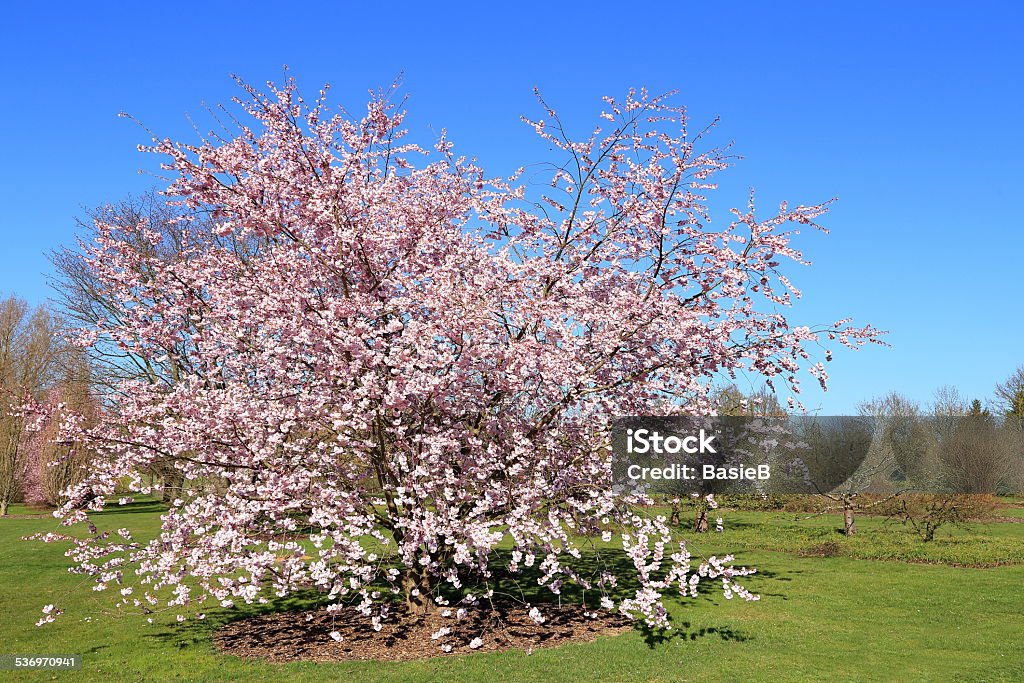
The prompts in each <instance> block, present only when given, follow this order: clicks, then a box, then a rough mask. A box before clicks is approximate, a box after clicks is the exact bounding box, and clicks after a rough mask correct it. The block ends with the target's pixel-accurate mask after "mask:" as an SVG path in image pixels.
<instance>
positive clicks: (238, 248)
mask: <svg viewBox="0 0 1024 683" xmlns="http://www.w3.org/2000/svg"><path fill="white" fill-rule="evenodd" d="M78 228H79V233H80V242H79V244H78V246H77V248H72V247H63V248H61V249H59V250H57V251H55V252H52V253H51V254H50V261H51V263H53V265H54V269H55V271H56V276H55V277H54V279H53V280H52V281H51V283H50V284H51V286H52V287H53V288H54V289H55V290H56V292H57V295H58V296H57V302H58V304H59V305H60V307H61V310H62V312H64V315H65V316H66V317H67V319H68V321H69V323H70V324H71V325H72V326H76V327H82V328H86V329H92V330H95V329H103V328H104V327H108V326H118V327H120V328H121V329H125V327H124V326H123V325H121V323H123V322H124V321H123V320H122V318H123V316H125V315H126V314H130V312H131V310H132V309H131V308H128V307H125V306H123V304H122V302H121V301H120V300H119V298H118V297H117V295H115V294H114V293H112V292H110V291H109V290H108V288H107V287H106V286H105V285H104V284H103V282H102V281H101V279H100V278H99V277H98V275H97V270H96V268H94V267H93V266H92V265H91V264H90V262H89V259H90V256H91V255H90V254H89V252H88V247H87V246H86V245H88V244H90V243H92V242H93V239H94V238H95V237H96V235H97V234H98V233H99V232H100V231H103V230H106V231H110V232H112V233H113V234H114V235H115V236H116V238H117V239H118V240H119V241H121V242H123V243H125V244H126V245H130V246H131V247H132V248H133V249H134V250H136V251H137V252H138V253H139V254H140V255H141V256H143V257H144V258H140V259H138V261H137V262H136V263H135V265H134V267H133V271H132V272H130V273H125V275H126V277H128V278H130V279H131V280H132V281H133V282H137V283H139V286H138V288H137V292H138V294H139V296H138V300H137V301H136V306H139V307H143V308H145V309H147V310H161V309H166V308H173V307H174V306H175V305H176V304H177V301H178V298H179V295H178V294H176V293H175V292H173V291H168V290H166V289H161V288H151V287H148V286H147V285H149V284H150V283H152V282H153V279H154V273H155V271H156V269H157V267H163V266H167V265H169V264H180V265H181V266H182V267H185V266H187V264H188V263H189V262H190V261H191V260H192V259H195V258H201V257H202V255H203V254H207V253H208V252H209V250H210V249H223V250H227V251H230V252H232V253H233V254H235V255H236V256H237V261H238V262H239V263H242V264H248V263H249V262H250V261H251V259H252V257H253V256H254V255H255V254H257V253H258V252H259V251H260V249H262V248H263V247H264V246H265V245H266V241H262V242H261V241H260V240H259V239H256V238H252V239H249V240H244V241H243V240H240V239H239V238H237V237H227V238H223V237H220V236H218V235H217V233H216V231H215V230H214V229H213V222H212V221H211V220H210V217H209V216H207V215H205V214H202V213H195V212H193V213H189V212H188V211H187V210H185V209H184V208H183V207H179V206H173V205H170V204H168V203H167V201H165V200H164V198H163V197H161V196H159V195H157V194H155V193H147V194H145V195H142V196H141V197H129V198H127V199H125V200H123V201H121V202H120V203H117V204H112V205H107V206H103V207H100V208H97V209H95V210H92V211H90V212H89V213H88V214H87V216H86V217H85V218H83V219H80V220H79V221H78ZM154 234H155V235H157V236H159V239H153V237H152V236H153V235H154ZM189 294H190V295H194V296H197V297H198V298H199V299H200V300H202V299H203V294H204V293H203V292H193V291H190V292H189ZM183 323H184V325H183V328H182V330H181V332H180V334H179V338H178V339H177V340H176V341H175V342H174V343H173V344H171V343H168V344H166V345H164V346H163V347H161V348H160V349H159V352H157V353H137V352H135V350H133V349H138V348H144V349H146V348H151V346H152V344H153V340H141V339H132V340H124V339H120V340H117V339H112V338H101V343H99V344H96V345H94V346H92V347H90V351H89V352H90V357H89V362H90V365H91V367H92V368H93V373H94V374H93V382H94V383H95V384H96V385H97V387H98V388H99V389H100V390H101V391H102V392H103V393H104V394H105V400H106V402H108V403H111V404H113V405H116V403H117V400H118V396H117V395H116V392H115V389H114V387H116V386H117V383H118V382H119V381H120V380H122V379H136V380H141V381H144V382H149V383H152V384H165V385H167V386H171V385H173V384H174V383H175V382H177V381H178V379H179V378H180V377H181V376H182V375H183V374H185V373H187V374H188V375H190V376H192V377H205V379H206V381H207V382H210V383H211V384H213V385H216V384H218V383H219V382H220V381H221V380H222V378H219V377H216V376H210V377H207V376H206V373H205V369H204V368H200V367H195V366H194V364H193V363H192V362H191V360H190V359H193V358H196V357H197V354H196V353H194V349H193V348H192V344H193V339H194V332H195V331H196V330H197V329H198V327H199V326H200V325H202V324H203V310H202V306H200V307H198V308H195V309H193V310H191V312H190V315H189V316H186V317H184V318H183ZM151 474H152V475H153V476H154V477H155V478H157V479H159V481H160V482H161V489H162V495H163V498H164V499H165V500H171V499H173V498H174V497H176V496H177V494H178V492H180V490H181V488H182V486H183V485H184V479H183V478H182V475H181V472H180V470H179V469H178V468H177V467H176V466H175V462H174V461H173V460H171V459H167V458H157V459H156V460H155V461H154V462H153V465H152V468H151Z"/></svg>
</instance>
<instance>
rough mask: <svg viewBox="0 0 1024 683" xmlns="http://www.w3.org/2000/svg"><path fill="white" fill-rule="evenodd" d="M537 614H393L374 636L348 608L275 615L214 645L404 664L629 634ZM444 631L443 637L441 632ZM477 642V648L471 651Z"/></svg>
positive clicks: (569, 615) (612, 626)
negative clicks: (541, 620) (538, 619)
mask: <svg viewBox="0 0 1024 683" xmlns="http://www.w3.org/2000/svg"><path fill="white" fill-rule="evenodd" d="M537 608H538V609H539V610H540V611H541V614H542V616H543V618H544V620H545V621H544V623H542V624H538V623H537V622H535V621H534V620H533V619H532V618H531V617H530V615H529V612H528V610H529V608H527V607H523V606H522V605H518V604H515V605H494V606H493V608H492V606H491V605H487V606H486V607H476V608H469V609H467V610H466V611H465V613H464V614H462V613H459V614H462V617H461V618H459V617H458V616H457V611H456V608H454V607H453V608H441V609H439V610H438V611H436V612H432V613H429V614H414V613H410V612H408V611H407V610H405V609H404V608H402V609H399V608H395V609H394V610H392V613H391V614H390V615H388V618H387V619H385V620H383V621H382V622H381V630H380V631H374V630H373V626H372V624H371V621H370V618H369V617H366V616H363V615H362V614H360V613H359V612H358V611H357V610H356V609H355V608H353V607H346V608H344V609H342V610H341V611H339V612H336V613H335V614H333V615H331V614H328V613H327V612H326V611H325V610H323V609H320V610H314V611H309V612H280V613H276V614H266V615H261V616H258V617H252V618H249V619H242V620H239V621H234V622H231V623H229V624H227V625H225V626H223V627H222V628H220V629H219V630H218V631H217V633H216V635H215V636H214V642H215V644H216V646H217V648H218V649H220V650H221V652H223V653H225V654H230V655H235V656H238V657H247V658H254V659H262V660H265V661H268V662H293V661H313V662H340V661H361V660H371V659H376V660H390V661H410V660H414V659H427V658H430V657H443V656H446V655H463V654H468V653H471V652H498V651H502V650H523V651H525V652H527V654H529V653H530V652H532V651H533V650H536V649H538V648H542V647H554V646H556V645H563V644H565V643H573V642H575V643H581V642H590V641H593V640H594V639H596V638H597V637H598V636H601V635H610V634H618V633H623V632H625V631H629V630H631V629H632V628H633V626H632V622H631V621H629V620H628V619H626V618H625V617H623V616H622V615H621V614H613V613H610V612H607V611H605V610H596V611H588V610H587V609H586V608H584V607H582V606H580V605H561V606H559V605H537ZM446 609H449V610H450V612H448V616H445V610H446ZM445 628H447V629H449V630H448V631H447V632H443V629H445ZM332 632H333V633H334V635H335V636H340V637H341V640H340V641H339V640H336V639H335V637H332ZM439 632H440V633H441V635H439ZM477 638H479V639H480V640H482V641H483V642H482V643H480V644H478V643H475V642H474V640H475V639H477ZM471 643H472V644H476V645H477V647H472V646H471Z"/></svg>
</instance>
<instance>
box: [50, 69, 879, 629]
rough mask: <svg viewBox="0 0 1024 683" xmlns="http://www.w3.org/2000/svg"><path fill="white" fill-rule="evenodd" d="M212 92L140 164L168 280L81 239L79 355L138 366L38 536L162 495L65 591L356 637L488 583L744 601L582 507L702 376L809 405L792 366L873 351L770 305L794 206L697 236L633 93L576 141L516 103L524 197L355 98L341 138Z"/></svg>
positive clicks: (669, 543) (786, 257)
mask: <svg viewBox="0 0 1024 683" xmlns="http://www.w3.org/2000/svg"><path fill="white" fill-rule="evenodd" d="M243 87H245V90H246V93H247V97H245V98H242V99H239V100H237V102H238V104H239V105H241V106H242V107H243V108H244V109H245V112H246V115H247V117H248V118H247V119H245V120H244V121H240V122H237V123H238V130H237V131H236V132H233V133H230V134H228V135H227V136H226V137H223V136H213V137H211V138H210V139H206V140H203V141H202V142H201V143H200V144H198V145H189V144H176V143H173V142H171V141H169V140H157V141H155V142H154V145H153V146H152V147H150V148H148V149H149V150H150V151H153V152H156V153H158V154H161V155H164V156H165V157H166V158H167V161H166V163H165V166H164V168H165V169H166V170H167V171H168V172H170V173H171V174H172V175H173V183H172V184H171V185H170V187H169V188H168V190H167V194H168V195H169V196H170V197H171V198H173V199H174V200H175V201H177V202H180V205H181V206H182V211H183V213H188V214H190V215H191V216H193V217H194V216H196V215H202V216H204V217H205V218H206V220H204V221H195V222H194V224H195V225H194V228H190V227H189V225H188V224H186V225H185V226H184V229H183V230H180V231H179V232H178V234H180V235H181V238H180V239H181V240H182V243H181V244H179V245H176V248H175V253H177V254H179V257H178V258H173V259H166V258H153V257H152V256H151V254H153V253H156V252H159V251H161V250H160V249H159V247H160V242H161V240H162V239H165V236H166V232H161V231H157V230H152V229H151V228H150V227H148V226H147V225H146V224H145V223H144V222H143V223H141V224H140V225H138V226H137V228H136V229H135V231H134V235H133V237H132V238H131V239H125V238H124V235H125V231H124V230H122V229H120V228H119V229H118V230H114V229H113V228H109V229H108V228H107V227H106V226H104V225H103V224H102V223H101V224H99V225H98V226H97V234H98V238H97V239H96V241H95V242H94V243H91V244H89V245H86V246H85V259H86V261H87V263H88V264H89V266H90V268H91V269H92V270H93V273H94V275H95V277H96V278H97V281H98V282H100V283H102V286H103V287H104V288H105V289H106V290H107V294H108V299H110V300H114V301H117V302H119V303H118V307H119V308H118V310H117V311H116V315H111V316H109V317H108V318H105V319H103V320H100V321H99V323H98V325H97V326H96V327H95V329H89V330H84V331H83V333H82V343H83V344H84V345H86V346H88V345H94V346H95V345H104V344H105V345H114V346H116V347H118V349H119V350H120V352H122V353H126V354H128V355H130V356H131V357H132V358H134V359H136V360H137V361H138V362H139V363H140V364H144V365H145V366H146V367H147V368H149V369H154V368H155V369H156V372H155V379H152V380H150V381H140V380H124V381H122V382H120V383H119V384H118V385H117V386H116V391H114V392H113V393H111V395H110V401H111V402H112V404H114V405H113V407H111V408H110V409H109V410H108V411H107V413H106V417H107V419H106V421H105V423H104V424H103V425H102V426H100V427H97V428H93V429H88V430H85V429H81V428H79V429H78V430H77V431H78V433H77V434H76V435H75V438H78V439H83V438H84V439H88V440H90V442H91V443H92V444H93V445H92V447H93V448H95V449H96V450H97V451H98V452H99V453H100V454H101V457H102V458H103V460H104V462H105V463H106V464H105V466H104V468H103V469H102V470H94V471H92V472H91V473H90V475H89V476H88V477H87V479H86V480H85V481H84V482H83V483H82V484H81V485H80V486H78V487H77V488H76V489H75V491H74V496H73V498H72V500H71V501H70V502H69V503H68V504H67V505H65V506H64V507H63V508H62V509H61V510H60V514H61V515H62V516H63V518H64V519H65V521H66V522H67V523H69V524H70V523H75V522H81V521H85V522H88V516H89V512H90V511H92V510H98V509H101V508H102V507H103V505H104V498H103V496H109V495H112V494H114V493H115V490H117V489H118V487H119V486H128V487H130V488H131V489H133V490H135V491H139V492H143V493H148V492H150V490H151V489H150V487H149V485H148V484H147V480H146V477H145V476H144V473H145V472H146V471H147V468H148V467H149V466H150V464H151V463H152V462H153V461H154V460H156V459H160V460H161V462H163V463H171V464H172V465H173V467H175V468H177V469H178V470H179V471H180V473H181V475H182V479H183V480H184V481H185V482H186V484H185V485H184V486H183V487H182V491H181V493H180V495H178V497H177V498H176V499H174V500H173V501H172V502H171V505H170V509H169V510H168V511H167V513H166V514H165V515H164V517H163V522H162V524H163V526H162V530H161V532H160V534H159V535H158V536H157V537H156V538H155V539H153V540H152V541H150V542H148V543H141V542H135V541H133V540H132V538H131V535H130V534H129V533H128V531H127V530H121V531H120V532H119V533H118V534H107V533H106V532H102V533H101V532H99V531H98V530H96V529H95V527H93V529H94V531H95V533H94V534H93V535H92V536H90V537H89V538H87V539H85V540H82V541H79V542H77V543H76V545H75V547H74V548H73V550H72V553H71V554H72V556H73V557H74V559H75V560H76V561H77V571H81V572H86V573H89V574H92V575H94V576H95V578H96V581H97V583H98V585H97V589H103V588H106V587H108V586H114V585H117V587H118V588H119V590H120V592H121V593H122V595H124V596H125V597H124V598H123V602H124V603H126V604H128V603H131V604H136V605H140V606H142V607H146V608H148V609H155V608H156V606H157V605H160V606H165V607H169V608H172V609H180V610H182V611H184V610H185V609H187V608H188V607H189V606H196V605H200V604H203V603H204V602H206V601H210V600H212V601H213V602H216V603H219V604H221V605H225V606H228V605H231V604H233V603H235V602H239V601H244V602H247V603H248V602H253V601H261V600H265V599H266V596H267V595H269V594H270V592H272V593H274V594H276V595H280V596H283V595H287V594H290V593H293V592H295V591H298V590H305V589H309V588H315V589H317V590H319V591H322V592H323V593H325V594H327V595H328V596H329V597H330V599H331V600H332V601H333V604H336V605H341V604H344V603H355V604H356V605H357V606H358V607H359V608H360V609H361V610H362V611H363V612H364V613H365V614H367V615H371V616H373V618H374V619H375V620H376V619H381V618H386V617H387V614H388V605H389V604H391V603H393V599H392V597H393V596H399V597H400V599H402V600H404V601H405V603H406V604H407V605H408V607H409V608H410V609H414V610H428V609H432V608H434V607H435V606H436V605H438V604H446V603H447V602H448V601H449V597H446V596H451V595H453V594H458V593H459V592H460V591H472V592H474V593H475V594H476V595H480V594H487V593H486V591H487V590H488V589H489V587H493V585H495V581H496V576H497V574H498V572H499V570H500V572H501V573H504V574H507V573H512V574H513V575H514V574H517V573H522V572H536V573H537V575H538V578H537V581H538V582H539V584H540V585H541V586H542V587H545V588H546V589H548V590H550V591H551V592H552V593H555V594H557V593H559V592H560V591H561V590H562V588H563V586H565V585H566V584H567V582H568V583H573V584H576V585H577V586H581V587H583V588H584V589H586V590H592V591H595V592H597V593H598V594H599V595H600V594H601V593H602V592H605V591H607V590H608V589H609V588H610V587H611V586H613V585H616V582H617V581H619V580H621V579H626V580H627V583H628V584H629V585H630V586H636V588H635V591H634V590H633V588H632V587H631V588H630V589H629V590H630V592H629V594H628V595H626V596H624V597H623V599H621V600H620V601H618V602H612V601H611V600H610V599H609V598H608V596H607V595H605V596H604V599H603V600H602V604H604V605H605V607H612V608H615V609H619V610H621V611H622V612H624V613H626V614H629V615H631V616H634V617H640V618H643V619H644V620H646V622H647V623H648V624H650V625H652V626H655V627H660V626H666V625H667V624H668V621H667V613H666V610H665V607H664V599H665V596H666V595H669V594H671V593H673V592H674V593H676V594H677V595H678V594H684V595H685V594H695V591H696V587H697V583H698V582H699V581H701V580H702V579H718V580H720V581H721V583H722V586H723V588H724V591H725V593H726V595H727V596H730V597H731V596H732V595H733V594H734V593H735V594H738V595H740V596H742V597H744V598H753V597H755V596H753V595H751V594H750V593H749V592H748V591H746V590H745V589H743V588H742V587H741V586H739V585H737V584H735V583H733V579H734V578H735V577H736V576H740V575H744V574H746V573H749V571H750V570H746V569H742V568H738V567H733V566H731V564H730V562H731V558H728V557H726V558H716V557H709V558H704V559H702V560H700V561H691V556H690V553H689V552H688V551H687V549H686V546H685V544H682V543H678V542H674V541H673V537H672V533H671V531H670V529H669V527H668V525H667V524H666V520H665V519H664V518H663V517H653V516H651V515H648V514H642V512H640V511H638V510H639V508H638V507H637V506H636V503H642V502H644V501H643V499H642V498H641V497H637V496H633V495H624V494H622V493H621V492H619V491H618V490H617V489H615V488H614V487H613V486H612V485H611V482H610V476H611V467H610V459H609V450H608V444H609V433H608V430H609V422H610V418H612V417H614V416H616V415H634V414H654V413H661V414H683V413H687V414H692V413H708V412H710V411H712V410H713V407H712V406H713V403H712V401H711V399H710V398H709V391H710V385H711V381H712V379H713V378H715V377H716V376H720V375H721V374H722V373H731V372H734V371H737V370H740V369H744V370H746V371H749V372H753V373H759V374H760V375H763V376H764V377H766V378H768V380H769V381H771V380H779V381H783V382H786V383H788V385H789V386H791V387H792V388H793V389H796V388H797V387H798V378H797V375H798V372H799V371H800V370H801V367H802V366H805V365H806V366H809V369H810V373H811V374H812V375H813V376H814V377H815V378H817V379H818V380H819V381H821V382H822V383H824V381H825V378H826V376H825V371H824V368H823V366H822V365H821V364H820V363H818V364H812V363H811V356H810V354H809V352H808V351H807V350H806V348H807V347H809V346H811V345H817V344H819V342H820V341H823V340H825V339H826V338H827V339H828V340H836V341H837V342H838V343H840V344H843V345H846V346H849V347H857V346H860V345H861V344H863V343H865V342H866V341H870V340H873V339H874V338H875V336H876V332H875V331H874V330H873V329H871V328H870V327H865V328H852V327H849V326H848V325H847V322H846V321H840V322H838V323H836V324H835V325H834V326H829V327H825V328H821V329H811V328H808V327H793V326H791V325H790V323H789V321H788V320H787V319H786V317H784V316H783V315H782V314H781V313H779V312H778V311H779V309H780V308H781V307H782V306H785V305H788V304H790V301H791V298H792V297H794V296H797V295H798V292H797V291H796V290H795V289H794V288H793V286H792V285H791V284H790V282H789V280H788V279H786V277H785V276H784V275H782V274H781V273H780V272H779V268H780V267H781V265H782V263H783V262H784V261H795V262H801V261H802V257H801V255H800V253H798V252H797V251H796V250H795V249H794V248H793V247H792V246H791V245H790V235H791V234H792V233H791V232H790V231H789V228H787V226H793V225H795V226H796V227H799V226H812V227H817V226H816V225H815V223H814V221H815V219H816V218H817V217H818V216H820V215H821V214H822V213H824V212H825V210H826V206H825V205H812V206H797V207H788V206H786V205H782V206H781V208H780V210H779V212H778V213H777V214H776V215H773V216H771V217H768V218H758V217H755V214H754V209H753V205H752V204H751V205H750V206H749V207H748V208H747V209H745V210H737V211H734V212H733V217H732V219H731V221H730V222H728V223H727V224H725V225H723V226H722V227H719V228H714V227H712V221H711V218H710V216H709V215H708V210H707V208H706V206H705V201H706V200H705V197H704V196H703V195H704V193H705V192H707V191H708V190H711V189H713V188H714V184H713V183H712V176H713V174H714V173H715V172H717V171H719V170H721V169H723V168H725V167H726V165H727V157H726V155H725V153H724V152H723V151H722V150H720V149H708V150H701V149H700V144H701V142H702V137H701V135H693V134H691V133H689V132H688V131H687V128H686V121H685V117H684V114H683V110H682V109H681V108H678V107H676V106H674V105H672V104H671V100H670V98H667V97H651V96H649V95H648V94H647V93H646V92H643V91H641V92H639V93H637V92H630V93H629V94H628V95H627V97H626V98H625V100H623V101H616V100H612V99H606V100H605V107H604V109H605V110H604V112H603V113H602V114H601V117H602V123H601V127H598V128H595V129H594V131H593V132H592V133H591V134H590V135H588V136H586V137H583V138H581V139H574V138H572V137H570V136H569V133H568V130H567V129H566V128H565V127H563V125H562V123H561V122H560V120H559V118H558V116H557V115H556V113H555V112H554V111H553V110H551V109H550V108H548V107H547V106H546V105H544V112H545V113H544V118H542V119H539V120H536V121H530V122H529V123H530V125H532V126H533V128H534V129H535V130H536V132H537V134H538V135H540V136H541V137H542V138H544V139H545V140H546V141H547V143H548V144H549V145H550V146H551V147H553V148H554V150H555V151H556V158H555V159H553V165H552V169H553V173H552V176H551V178H550V184H549V185H547V186H546V189H544V190H543V191H542V192H539V193H534V191H533V189H532V188H529V187H524V186H523V185H520V184H519V183H518V180H517V177H513V178H512V179H509V180H498V179H493V178H488V177H487V176H486V175H485V173H484V171H483V170H482V169H481V168H479V167H478V166H476V165H475V164H474V163H473V162H471V161H468V160H467V159H466V158H464V157H460V156H457V155H456V154H455V153H454V151H453V146H452V144H451V143H449V142H448V141H447V140H446V139H445V138H444V137H443V136H442V138H441V139H440V140H439V141H437V143H436V145H435V146H434V148H433V150H432V151H431V150H424V149H422V148H420V147H418V146H416V145H414V144H412V143H409V142H407V141H406V140H405V139H404V137H403V136H404V133H403V131H402V119H403V115H404V114H403V112H402V111H399V110H397V109H396V108H395V107H394V106H392V105H391V104H389V102H388V97H387V95H382V96H379V97H374V98H373V99H372V100H371V101H370V102H369V105H368V108H367V112H366V114H365V116H363V117H361V118H353V117H350V116H348V115H346V114H344V113H331V111H330V110H329V109H328V108H327V106H326V105H325V104H324V97H323V95H324V93H321V97H320V98H319V99H318V100H317V101H316V102H315V103H312V104H309V103H306V102H305V101H303V100H302V99H301V98H300V96H299V95H298V93H297V91H296V89H295V87H294V84H291V83H289V84H287V85H285V86H284V87H280V88H278V87H274V86H272V85H271V86H270V88H271V89H270V92H269V94H268V95H264V94H262V93H260V92H257V91H256V90H255V89H253V88H251V87H247V86H243ZM542 105H543V101H542ZM204 226H206V227H204ZM210 231H212V237H213V238H214V239H211V238H210V237H211V234H210ZM164 251H166V250H164ZM140 272H141V273H145V274H146V275H145V277H139V276H138V273H140ZM153 302H156V303H155V304H154V303H153ZM90 525H91V522H90ZM499 545H503V547H505V548H506V551H505V552H499ZM588 546H594V547H595V548H597V549H598V550H600V549H601V548H608V549H611V548H618V549H621V550H624V551H625V557H626V558H628V560H627V563H628V565H629V567H630V570H629V571H628V572H627V573H628V574H629V576H625V577H624V576H622V575H621V569H619V570H614V569H613V567H615V566H619V567H621V565H614V564H608V565H607V567H606V568H604V569H601V570H599V571H597V572H594V571H593V565H592V564H587V563H586V562H583V561H582V558H583V557H584V555H585V554H587V553H591V552H594V551H593V549H591V548H589V547H588ZM509 549H510V550H509ZM531 567H532V569H530V568H531ZM584 567H589V569H584ZM616 572H618V574H617V573H616ZM120 584H125V585H126V587H121V586H120ZM619 585H620V587H621V585H622V584H619ZM328 609H333V607H329V608H328Z"/></svg>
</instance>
